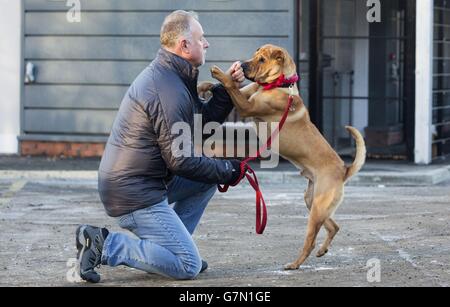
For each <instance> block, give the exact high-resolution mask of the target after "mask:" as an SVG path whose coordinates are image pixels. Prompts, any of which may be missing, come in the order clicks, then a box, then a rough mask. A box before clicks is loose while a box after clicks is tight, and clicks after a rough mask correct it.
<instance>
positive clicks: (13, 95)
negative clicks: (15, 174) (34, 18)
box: [0, 0, 22, 154]
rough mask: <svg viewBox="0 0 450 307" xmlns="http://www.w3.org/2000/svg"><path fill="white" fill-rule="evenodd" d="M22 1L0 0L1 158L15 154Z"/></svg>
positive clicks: (18, 109) (16, 150) (18, 124)
mask: <svg viewBox="0 0 450 307" xmlns="http://www.w3.org/2000/svg"><path fill="white" fill-rule="evenodd" d="M21 16H22V1H21V0H0V154H5V153H6V154H14V153H18V141H17V136H18V135H19V134H20V90H21V86H20V75H21V65H20V62H21V40H22V39H21V27H22V22H21V18H22V17H21Z"/></svg>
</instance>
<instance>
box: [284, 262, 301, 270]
mask: <svg viewBox="0 0 450 307" xmlns="http://www.w3.org/2000/svg"><path fill="white" fill-rule="evenodd" d="M298 267H299V266H298V265H295V263H288V264H286V265H285V266H284V270H285V271H294V270H298Z"/></svg>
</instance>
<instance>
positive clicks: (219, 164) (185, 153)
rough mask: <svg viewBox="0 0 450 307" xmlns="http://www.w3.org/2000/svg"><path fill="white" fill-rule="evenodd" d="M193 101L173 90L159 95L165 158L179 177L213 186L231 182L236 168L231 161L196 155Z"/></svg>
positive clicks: (159, 127) (157, 129)
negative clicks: (192, 129)
mask: <svg viewBox="0 0 450 307" xmlns="http://www.w3.org/2000/svg"><path fill="white" fill-rule="evenodd" d="M189 98H190V97H189V95H186V94H185V93H177V92H176V91H173V90H172V91H171V92H167V91H166V92H165V93H159V94H158V101H157V103H158V109H157V111H156V116H157V118H155V121H154V129H155V133H156V136H157V142H158V145H159V148H160V150H161V155H162V158H163V160H164V162H165V163H166V165H167V168H168V169H169V170H170V171H171V172H172V173H174V174H175V175H178V176H182V177H185V178H189V179H191V180H195V181H201V182H205V183H211V184H214V183H225V182H228V181H229V180H230V179H231V177H232V168H233V167H232V165H231V163H230V162H229V161H226V160H219V159H212V158H208V157H204V156H200V157H199V156H198V155H197V156H195V155H194V144H193V141H192V137H191V135H192V134H193V131H191V128H192V127H191V126H190V124H189V123H191V122H193V116H194V114H193V109H192V103H191V101H190V100H189ZM174 125H175V126H174ZM180 128H181V129H183V130H180ZM186 130H188V131H186ZM181 131H182V132H184V134H182V133H181Z"/></svg>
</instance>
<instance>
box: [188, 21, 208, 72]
mask: <svg viewBox="0 0 450 307" xmlns="http://www.w3.org/2000/svg"><path fill="white" fill-rule="evenodd" d="M191 34H192V37H190V38H188V39H187V49H188V51H189V53H188V54H189V55H188V58H187V60H188V61H189V62H190V63H191V64H192V65H193V66H194V67H199V66H201V65H203V64H205V55H206V49H207V48H208V47H209V43H208V41H207V40H206V38H205V37H204V36H203V35H204V33H203V28H202V26H201V25H200V23H199V22H198V21H197V20H192V22H191Z"/></svg>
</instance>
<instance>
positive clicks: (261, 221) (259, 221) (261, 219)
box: [218, 95, 294, 235]
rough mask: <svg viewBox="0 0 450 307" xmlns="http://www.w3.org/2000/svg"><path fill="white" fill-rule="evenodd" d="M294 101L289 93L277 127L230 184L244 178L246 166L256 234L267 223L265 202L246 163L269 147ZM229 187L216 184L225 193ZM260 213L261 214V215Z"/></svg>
mask: <svg viewBox="0 0 450 307" xmlns="http://www.w3.org/2000/svg"><path fill="white" fill-rule="evenodd" d="M293 101H294V97H293V96H292V95H289V99H288V104H287V106H286V109H285V110H284V113H283V117H281V120H280V123H279V124H278V127H277V129H275V130H274V131H273V132H272V134H271V136H270V137H269V138H268V139H267V142H266V144H265V145H264V146H263V147H262V148H260V149H259V150H258V151H257V153H256V155H255V156H253V157H252V156H250V157H248V158H246V159H245V160H244V161H242V162H241V165H240V167H241V174H242V175H241V177H240V178H239V179H238V180H237V181H236V183H235V184H232V185H231V186H237V185H238V184H239V183H240V182H241V181H242V179H243V178H244V170H245V167H247V172H248V174H247V172H245V177H247V180H248V182H249V183H250V185H251V186H252V187H253V189H254V190H255V192H256V233H257V234H259V235H260V234H263V232H264V229H265V228H266V224H267V208H266V202H265V201H264V197H263V195H262V192H261V189H260V188H259V183H258V178H257V177H256V173H255V171H254V170H253V169H252V168H251V167H250V165H248V163H249V162H250V161H253V160H256V159H257V158H260V157H261V153H262V152H263V151H264V150H266V149H267V148H269V147H270V146H271V145H272V140H273V139H274V138H275V137H276V136H277V135H278V134H279V133H280V131H281V129H282V128H283V126H284V123H285V122H286V119H287V117H288V115H289V111H290V109H291V107H292V103H293ZM229 188H230V185H224V186H223V187H222V186H221V185H218V189H219V191H220V192H221V193H225V192H227V191H228V189H229ZM261 204H262V212H261ZM261 213H262V215H261Z"/></svg>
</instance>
